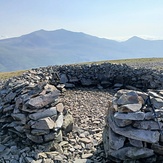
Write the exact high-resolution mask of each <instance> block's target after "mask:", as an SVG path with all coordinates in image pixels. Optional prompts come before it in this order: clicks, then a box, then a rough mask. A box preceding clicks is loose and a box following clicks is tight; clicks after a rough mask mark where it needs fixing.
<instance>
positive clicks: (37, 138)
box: [26, 134, 43, 143]
mask: <svg viewBox="0 0 163 163" xmlns="http://www.w3.org/2000/svg"><path fill="white" fill-rule="evenodd" d="M26 135H27V138H28V139H30V140H31V141H32V142H35V143H43V138H42V136H34V135H31V134H26Z"/></svg>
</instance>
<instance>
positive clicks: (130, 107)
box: [118, 104, 142, 113]
mask: <svg viewBox="0 0 163 163" xmlns="http://www.w3.org/2000/svg"><path fill="white" fill-rule="evenodd" d="M141 107H142V104H126V105H122V106H121V107H119V108H118V111H119V112H125V113H128V112H136V111H140V109H141Z"/></svg>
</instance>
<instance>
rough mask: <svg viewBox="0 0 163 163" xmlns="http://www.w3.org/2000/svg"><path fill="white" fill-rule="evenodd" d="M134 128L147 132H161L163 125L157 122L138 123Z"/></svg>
mask: <svg viewBox="0 0 163 163" xmlns="http://www.w3.org/2000/svg"><path fill="white" fill-rule="evenodd" d="M133 126H134V127H136V128H139V129H145V130H159V129H160V127H161V128H162V127H163V123H161V122H159V124H158V123H157V122H155V121H136V122H135V123H134V124H133ZM159 126H160V127H159Z"/></svg>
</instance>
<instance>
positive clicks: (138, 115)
mask: <svg viewBox="0 0 163 163" xmlns="http://www.w3.org/2000/svg"><path fill="white" fill-rule="evenodd" d="M114 118H116V119H122V120H138V121H140V120H144V118H145V113H143V112H135V113H120V112H116V113H115V114H114Z"/></svg>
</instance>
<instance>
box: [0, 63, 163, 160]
mask: <svg viewBox="0 0 163 163" xmlns="http://www.w3.org/2000/svg"><path fill="white" fill-rule="evenodd" d="M162 64H163V63H159V64H158V63H152V64H151V63H149V64H147V63H145V64H142V63H141V64H140V63H132V64H128V65H131V66H134V67H139V68H140V67H145V68H156V67H157V66H158V65H159V66H160V67H163V65H162ZM156 69H157V68H156ZM160 70H161V69H160ZM0 88H1V84H0ZM115 93H116V91H115V90H114V89H102V88H87V87H85V88H73V89H67V90H66V91H65V92H63V94H62V96H61V99H60V100H61V101H62V103H63V104H64V107H65V108H66V109H68V110H69V111H70V112H71V114H72V116H73V118H74V127H73V131H72V132H70V133H69V134H68V135H64V136H63V141H62V142H61V143H60V144H59V145H58V146H55V145H54V147H55V148H54V150H53V151H51V152H46V149H45V147H47V145H36V146H35V145H34V146H26V147H25V146H24V145H22V144H20V142H16V141H13V139H11V135H10V134H9V133H8V134H6V137H2V136H1V135H3V133H1V131H0V142H3V144H5V146H7V147H8V148H6V149H5V150H4V146H3V145H1V144H0V153H1V155H0V163H1V162H2V163H19V162H21V163H31V162H32V163H52V162H54V160H56V161H55V162H57V163H58V162H59V163H60V162H65V163H67V162H68V163H107V162H109V161H108V160H106V159H105V153H104V147H103V142H102V132H103V129H104V126H105V116H106V111H107V109H108V106H109V101H110V100H112V97H113V96H114V94H115ZM12 137H13V136H12ZM15 140H17V136H15ZM3 150H4V153H2V151H3ZM40 151H42V152H40ZM60 154H61V155H60ZM54 157H55V158H54ZM7 158H12V159H7ZM24 158H25V162H24V161H22V160H24Z"/></svg>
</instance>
